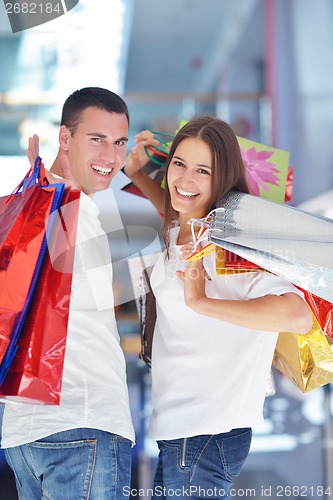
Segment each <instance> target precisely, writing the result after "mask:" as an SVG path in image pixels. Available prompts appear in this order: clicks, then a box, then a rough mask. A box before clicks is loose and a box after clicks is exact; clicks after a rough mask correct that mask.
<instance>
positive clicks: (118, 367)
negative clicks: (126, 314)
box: [1, 193, 134, 448]
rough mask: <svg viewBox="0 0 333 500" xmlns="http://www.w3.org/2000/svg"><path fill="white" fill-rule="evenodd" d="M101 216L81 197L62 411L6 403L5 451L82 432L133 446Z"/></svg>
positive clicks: (110, 272) (109, 268) (124, 368)
mask: <svg viewBox="0 0 333 500" xmlns="http://www.w3.org/2000/svg"><path fill="white" fill-rule="evenodd" d="M98 212H99V211H98V207H97V206H96V204H95V203H94V201H93V200H92V199H91V198H90V197H88V196H86V195H85V194H83V193H81V198H80V210H79V219H78V229H77V242H76V248H75V257H74V272H73V282H72V294H71V302H70V313H69V322H68V334H67V342H66V353H65V362H64V372H63V382H62V391H61V402H60V405H59V406H50V405H35V404H26V403H24V404H17V403H11V402H9V403H6V404H5V411H4V416H3V423H2V442H1V445H2V447H3V448H8V447H12V446H19V445H21V444H25V443H29V442H32V441H36V440H38V439H41V438H43V437H46V436H48V435H50V434H54V433H56V432H61V431H65V430H69V429H75V428H80V427H89V428H95V429H100V430H104V431H108V432H112V433H114V434H118V435H120V436H123V437H124V438H127V439H129V440H131V441H132V442H134V429H133V425H132V420H131V415H130V407H129V399H128V391H127V383H126V367H125V359H124V355H123V352H122V350H121V347H120V339H119V334H118V331H117V325H116V320H115V314H114V302H113V289H112V266H111V256H110V248H109V244H108V240H107V237H106V234H105V233H104V231H103V230H102V228H101V226H100V222H99V219H98Z"/></svg>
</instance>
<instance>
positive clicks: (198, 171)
mask: <svg viewBox="0 0 333 500" xmlns="http://www.w3.org/2000/svg"><path fill="white" fill-rule="evenodd" d="M168 187H169V190H170V197H171V205H172V207H173V209H174V210H176V211H177V212H179V216H180V218H182V217H186V219H187V220H188V219H190V218H192V217H195V218H200V217H204V216H205V215H207V211H208V207H209V206H210V203H211V195H212V155H211V152H210V149H209V146H208V145H207V144H206V143H205V142H204V141H203V140H202V139H200V138H199V137H196V138H193V137H188V138H186V139H183V140H182V141H181V142H180V143H179V144H178V146H177V148H176V150H175V153H174V155H173V157H172V158H171V162H170V165H169V169H168Z"/></svg>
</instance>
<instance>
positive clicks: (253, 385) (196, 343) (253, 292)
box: [149, 228, 302, 440]
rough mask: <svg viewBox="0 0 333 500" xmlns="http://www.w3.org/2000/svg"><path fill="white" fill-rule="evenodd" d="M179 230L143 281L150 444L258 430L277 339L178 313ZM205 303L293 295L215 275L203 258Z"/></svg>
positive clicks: (259, 276)
mask: <svg viewBox="0 0 333 500" xmlns="http://www.w3.org/2000/svg"><path fill="white" fill-rule="evenodd" d="M178 232H179V228H173V229H172V230H171V233H170V242H171V245H170V259H169V260H165V258H164V256H161V257H160V258H159V260H158V261H157V263H156V265H155V267H154V269H153V272H152V276H151V284H152V288H153V290H154V294H155V296H156V307H157V321H156V326H155V332H154V339H153V350H152V371H151V374H152V416H151V420H150V428H149V434H150V436H151V437H152V438H154V439H157V440H160V439H177V438H182V437H190V436H195V435H200V434H219V433H221V432H228V431H230V430H231V429H234V428H239V427H254V426H256V425H258V424H260V423H261V422H262V419H263V404H264V399H265V392H266V386H267V381H268V378H269V375H270V368H271V364H272V358H273V354H274V349H275V344H276V341H277V336H278V332H267V331H257V330H252V329H250V328H242V327H239V326H235V325H232V324H230V323H226V322H224V321H221V320H217V319H214V318H211V317H208V316H204V315H200V314H198V313H196V312H195V311H193V310H192V309H190V308H189V307H187V306H186V304H185V301H184V286H183V282H182V281H181V280H179V279H178V278H177V277H176V276H175V272H176V270H177V269H181V270H183V269H184V267H185V266H186V262H184V261H180V260H179V255H180V246H177V245H176V241H177V237H178ZM204 266H205V269H206V271H207V273H208V275H209V276H210V277H211V280H206V293H207V296H208V297H212V298H220V299H228V300H247V299H254V298H257V297H261V296H264V295H268V294H270V295H272V294H274V295H281V294H284V293H287V292H294V293H297V294H299V295H301V296H302V294H301V292H299V291H298V290H297V289H296V288H295V287H294V286H293V285H291V284H290V283H288V282H287V281H285V280H283V279H281V278H279V277H277V276H275V275H273V274H270V273H267V272H248V273H239V274H229V275H216V254H215V252H213V253H212V254H209V255H207V256H206V257H205V258H204Z"/></svg>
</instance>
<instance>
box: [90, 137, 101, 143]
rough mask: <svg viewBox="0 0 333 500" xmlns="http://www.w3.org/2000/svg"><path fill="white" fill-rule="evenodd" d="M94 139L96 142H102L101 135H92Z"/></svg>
mask: <svg viewBox="0 0 333 500" xmlns="http://www.w3.org/2000/svg"><path fill="white" fill-rule="evenodd" d="M92 140H93V141H94V142H102V139H101V138H100V137H92Z"/></svg>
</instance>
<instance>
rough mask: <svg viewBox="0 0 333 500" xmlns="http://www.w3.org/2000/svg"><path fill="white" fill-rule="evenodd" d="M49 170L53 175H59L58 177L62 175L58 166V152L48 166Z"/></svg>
mask: <svg viewBox="0 0 333 500" xmlns="http://www.w3.org/2000/svg"><path fill="white" fill-rule="evenodd" d="M50 172H51V173H52V174H55V175H59V176H60V177H63V175H62V171H61V168H60V158H59V153H58V154H57V156H56V159H55V160H54V162H53V164H52V167H51V168H50Z"/></svg>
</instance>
